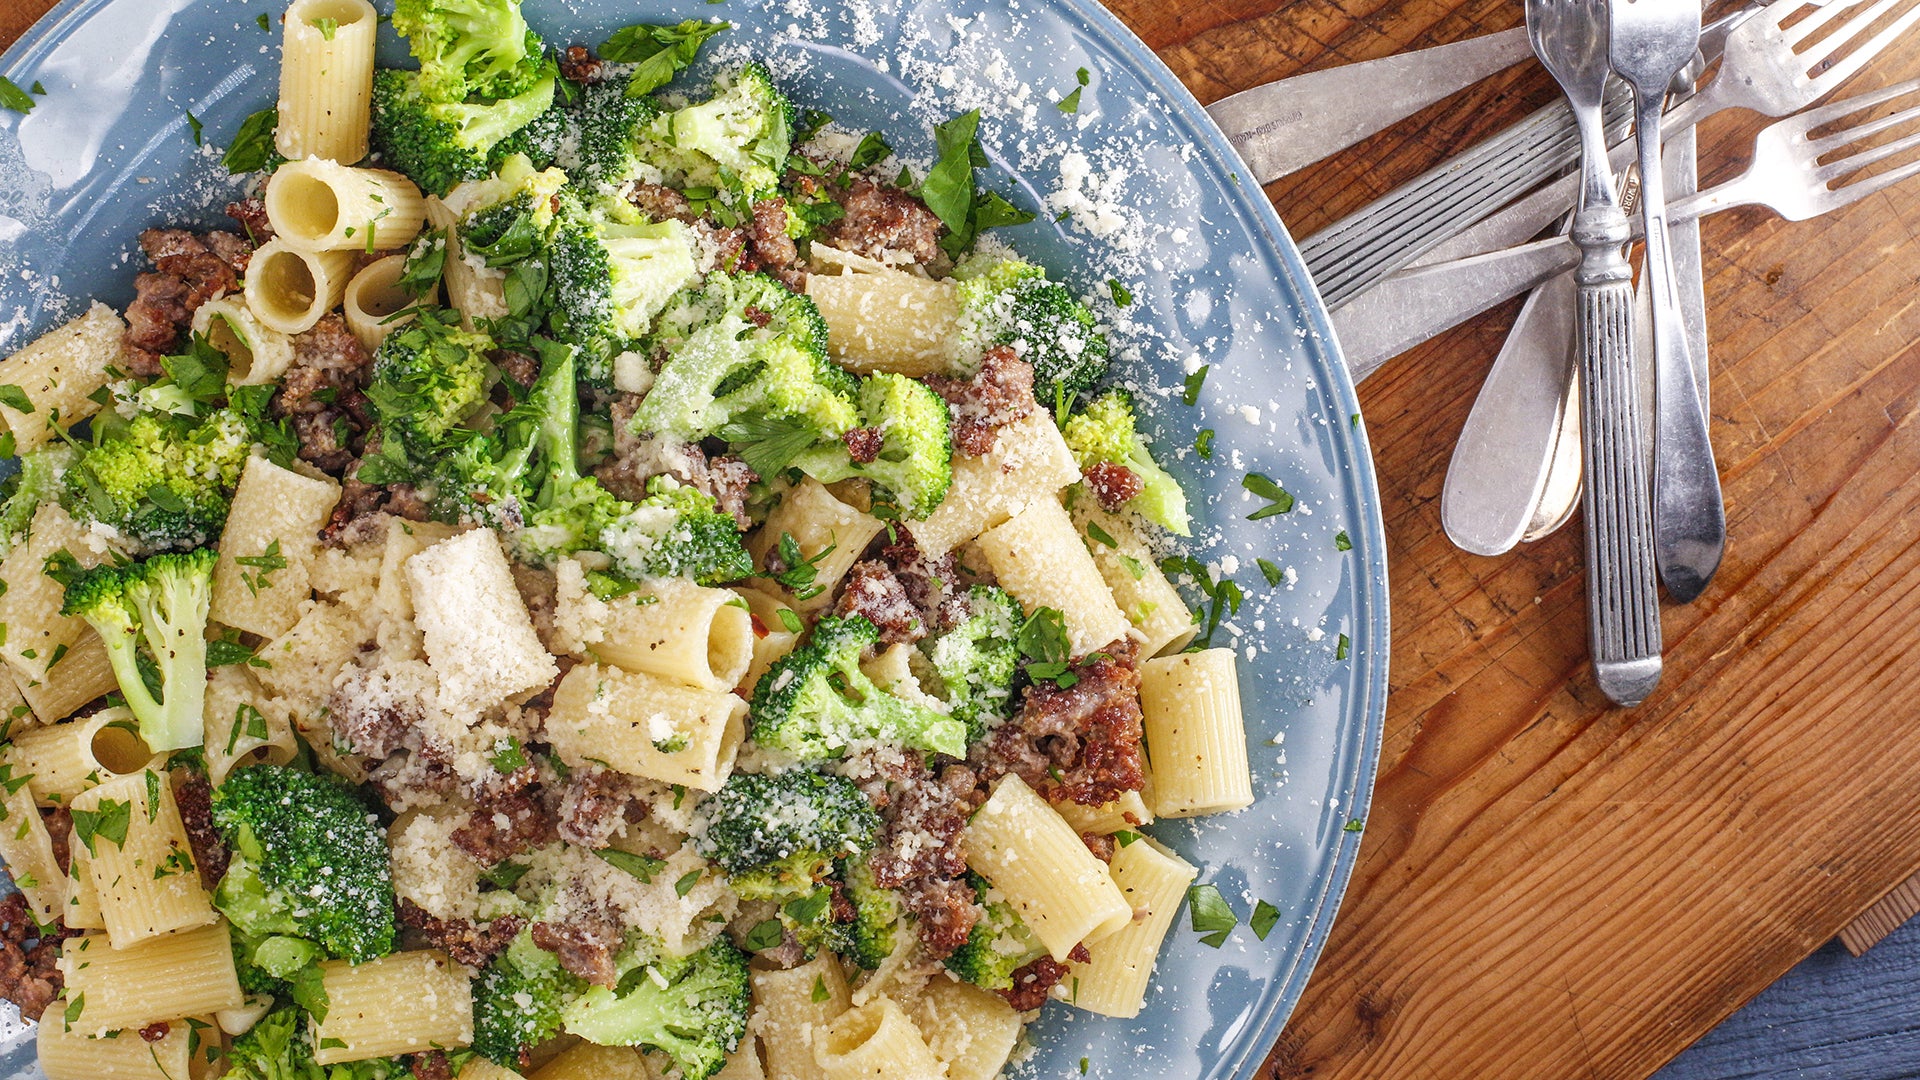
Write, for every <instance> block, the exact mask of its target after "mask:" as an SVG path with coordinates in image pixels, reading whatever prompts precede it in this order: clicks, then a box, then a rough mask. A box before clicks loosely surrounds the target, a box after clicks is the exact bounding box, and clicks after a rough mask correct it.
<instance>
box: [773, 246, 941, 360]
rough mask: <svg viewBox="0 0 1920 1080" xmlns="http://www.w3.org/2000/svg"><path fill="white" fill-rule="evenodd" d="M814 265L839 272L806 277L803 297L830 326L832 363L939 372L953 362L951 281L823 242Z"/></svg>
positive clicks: (828, 337) (828, 338)
mask: <svg viewBox="0 0 1920 1080" xmlns="http://www.w3.org/2000/svg"><path fill="white" fill-rule="evenodd" d="M812 256H813V260H814V264H815V265H816V266H817V267H819V268H822V269H835V268H837V269H838V270H839V271H840V272H839V273H837V274H826V273H818V274H811V275H809V276H808V277H807V296H808V297H810V298H811V299H812V300H813V302H814V304H815V305H816V306H817V307H818V308H819V309H820V316H821V317H822V318H824V319H825V320H826V321H827V342H828V346H829V348H830V349H831V351H832V354H833V358H834V359H835V360H838V361H840V362H841V363H842V364H845V365H846V366H847V367H848V368H850V369H852V370H854V371H857V372H860V373H861V374H863V375H864V374H869V373H872V372H875V371H892V372H897V373H899V374H901V375H913V376H922V375H935V374H944V373H945V372H946V371H947V370H948V369H949V367H951V366H952V364H953V359H954V356H953V353H954V349H953V344H952V342H953V338H954V334H955V331H956V327H957V324H958V323H959V320H960V300H959V296H958V292H957V290H956V289H955V288H954V286H953V283H952V282H948V281H934V280H932V279H931V278H924V277H918V276H915V275H913V274H909V273H906V272H905V271H903V270H899V269H897V268H895V267H891V266H887V265H885V264H883V263H877V262H874V261H873V260H871V259H867V258H863V257H862V256H859V255H855V254H853V253H851V252H846V251H840V250H838V249H835V248H831V247H828V246H827V245H825V244H815V245H813V249H812Z"/></svg>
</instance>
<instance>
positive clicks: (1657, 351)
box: [1607, 0, 1727, 603]
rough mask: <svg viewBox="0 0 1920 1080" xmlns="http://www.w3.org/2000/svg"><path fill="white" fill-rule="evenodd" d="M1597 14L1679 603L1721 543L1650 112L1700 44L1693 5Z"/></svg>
mask: <svg viewBox="0 0 1920 1080" xmlns="http://www.w3.org/2000/svg"><path fill="white" fill-rule="evenodd" d="M1607 17H1608V22H1607V43H1608V44H1607V48H1608V55H1609V56H1610V57H1611V59H1612V62H1613V71H1614V74H1616V75H1618V76H1620V77H1621V78H1622V79H1625V80H1626V81H1627V84H1628V85H1630V86H1632V87H1633V101H1634V121H1633V129H1634V132H1635V133H1636V136H1637V137H1636V138H1635V139H1634V144H1635V146H1636V147H1637V148H1638V150H1639V157H1640V218H1641V221H1642V223H1643V224H1644V225H1645V227H1646V228H1645V232H1646V237H1647V257H1646V274H1647V286H1648V288H1647V295H1648V298H1649V300H1650V306H1651V310H1652V320H1651V321H1652V331H1653V336H1652V344H1653V350H1652V351H1653V384H1654V396H1653V561H1654V566H1655V567H1657V568H1658V570H1659V572H1660V580H1661V581H1662V582H1663V583H1664V584H1665V585H1666V587H1667V595H1668V596H1671V597H1672V598H1673V599H1675V600H1678V601H1680V602H1681V603H1687V602H1689V601H1691V600H1693V599H1694V598H1695V597H1697V596H1699V595H1700V593H1701V591H1702V590H1704V589H1705V588H1706V587H1707V582H1708V581H1710V580H1712V578H1713V572H1714V571H1715V570H1717V569H1719V568H1720V557H1721V555H1722V553H1723V552H1725V551H1726V546H1727V513H1726V507H1725V506H1724V505H1723V504H1722V501H1721V495H1720V473H1719V470H1718V468H1717V467H1716V466H1715V465H1714V461H1713V441H1712V439H1711V438H1710V437H1709V435H1708V432H1707V412H1706V406H1705V405H1704V404H1703V403H1702V401H1701V398H1700V388H1699V385H1698V383H1697V382H1696V381H1695V379H1694V371H1693V359H1692V357H1690V356H1689V355H1688V351H1689V350H1688V345H1687V327H1686V323H1685V321H1684V319H1683V318H1682V316H1681V314H1680V283H1679V273H1678V271H1676V270H1675V269H1674V264H1673V241H1672V239H1671V238H1670V237H1669V236H1668V235H1667V182H1666V168H1665V166H1663V165H1662V164H1661V162H1660V115H1661V113H1662V112H1663V111H1664V109H1665V106H1666V100H1667V87H1668V86H1669V85H1670V84H1672V82H1673V79H1674V76H1676V75H1678V74H1679V73H1680V72H1681V70H1682V69H1684V68H1685V67H1686V66H1687V65H1688V64H1690V63H1692V62H1693V51H1694V49H1695V48H1696V47H1697V46H1698V45H1699V44H1700V0H1613V2H1612V3H1610V4H1608V5H1607Z"/></svg>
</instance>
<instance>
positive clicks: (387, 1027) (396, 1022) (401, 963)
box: [313, 949, 473, 1065]
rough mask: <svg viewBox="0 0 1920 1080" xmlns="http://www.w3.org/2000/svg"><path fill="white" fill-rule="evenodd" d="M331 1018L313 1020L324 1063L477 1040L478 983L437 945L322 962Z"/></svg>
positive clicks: (446, 1047)
mask: <svg viewBox="0 0 1920 1080" xmlns="http://www.w3.org/2000/svg"><path fill="white" fill-rule="evenodd" d="M320 985H321V987H322V988H323V989H325V990H326V993H327V1018H326V1019H325V1020H322V1021H319V1022H318V1023H316V1024H314V1026H313V1043H314V1046H315V1047H316V1049H315V1050H314V1053H313V1060H314V1061H315V1062H317V1063H319V1064H321V1065H332V1064H335V1063H337V1062H342V1061H359V1060H361V1059H363V1058H373V1057H392V1056H394V1055H397V1054H413V1053H425V1052H427V1051H429V1050H453V1049H457V1048H459V1047H462V1046H466V1045H468V1044H469V1043H471V1042H473V990H472V987H471V986H470V985H469V983H468V982H467V977H466V975H464V974H463V973H462V972H461V969H460V966H459V965H458V964H455V963H454V962H453V961H452V960H450V959H448V958H447V955H446V954H445V953H443V952H440V951H439V950H438V949H421V950H417V951H412V952H398V953H394V954H392V955H391V956H383V957H381V958H380V959H378V960H371V961H368V962H367V963H364V964H361V965H359V966H357V967H356V966H354V965H353V964H349V963H347V962H346V961H344V960H329V961H326V962H325V963H323V964H321V965H320Z"/></svg>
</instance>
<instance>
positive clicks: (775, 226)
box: [752, 198, 807, 293]
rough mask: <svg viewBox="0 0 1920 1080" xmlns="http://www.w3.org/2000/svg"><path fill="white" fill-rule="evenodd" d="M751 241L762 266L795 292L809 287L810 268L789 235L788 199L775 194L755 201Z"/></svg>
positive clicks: (763, 269)
mask: <svg viewBox="0 0 1920 1080" xmlns="http://www.w3.org/2000/svg"><path fill="white" fill-rule="evenodd" d="M752 224H753V229H752V244H753V258H754V261H755V262H757V263H759V264H760V270H761V271H762V272H764V273H766V274H767V275H768V276H770V277H772V278H773V279H774V280H775V281H778V282H779V283H780V284H782V285H785V286H786V287H787V288H789V289H792V290H793V291H794V292H797V293H803V292H806V291H807V271H806V267H805V265H804V264H803V263H801V261H800V248H799V247H798V246H797V245H796V244H794V242H793V237H791V236H788V235H787V201H786V200H785V199H780V198H773V199H762V200H760V201H759V202H757V203H754V204H753V222H752Z"/></svg>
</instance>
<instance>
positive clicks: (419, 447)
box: [367, 308, 493, 458]
mask: <svg viewBox="0 0 1920 1080" xmlns="http://www.w3.org/2000/svg"><path fill="white" fill-rule="evenodd" d="M492 348H493V339H491V338H489V337H488V336H487V335H485V334H482V333H478V332H476V331H469V330H462V329H461V328H460V313H459V312H457V311H454V310H453V309H451V308H421V309H419V315H418V316H416V317H415V318H413V319H411V320H409V321H408V322H407V324H406V325H405V326H402V327H400V328H399V329H397V330H395V331H393V332H392V333H390V334H388V335H387V336H386V339H385V340H384V341H382V342H381V343H380V347H379V348H378V349H377V350H375V351H374V354H373V381H372V382H371V383H370V384H368V386H367V399H368V400H369V401H371V402H373V407H374V411H375V412H376V413H378V414H379V417H380V427H381V429H382V431H384V432H385V433H386V434H387V435H389V436H393V437H397V438H399V439H400V440H401V441H402V442H403V443H404V444H405V445H406V448H407V450H408V452H409V453H411V454H413V455H414V456H415V457H416V458H423V457H428V456H430V455H431V454H432V453H433V452H434V451H435V450H436V449H437V448H438V447H439V446H440V445H441V443H442V442H443V441H444V440H445V439H446V437H447V435H448V433H449V432H451V431H452V430H453V429H454V428H456V427H458V426H459V425H460V424H461V423H463V422H465V421H466V420H467V419H468V418H469V417H471V416H472V415H473V414H474V412H475V411H476V410H478V409H479V408H480V407H481V406H482V405H485V404H486V403H487V384H488V374H489V372H488V367H489V365H488V362H487V353H488V352H489V351H490V350H491V349H492Z"/></svg>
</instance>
